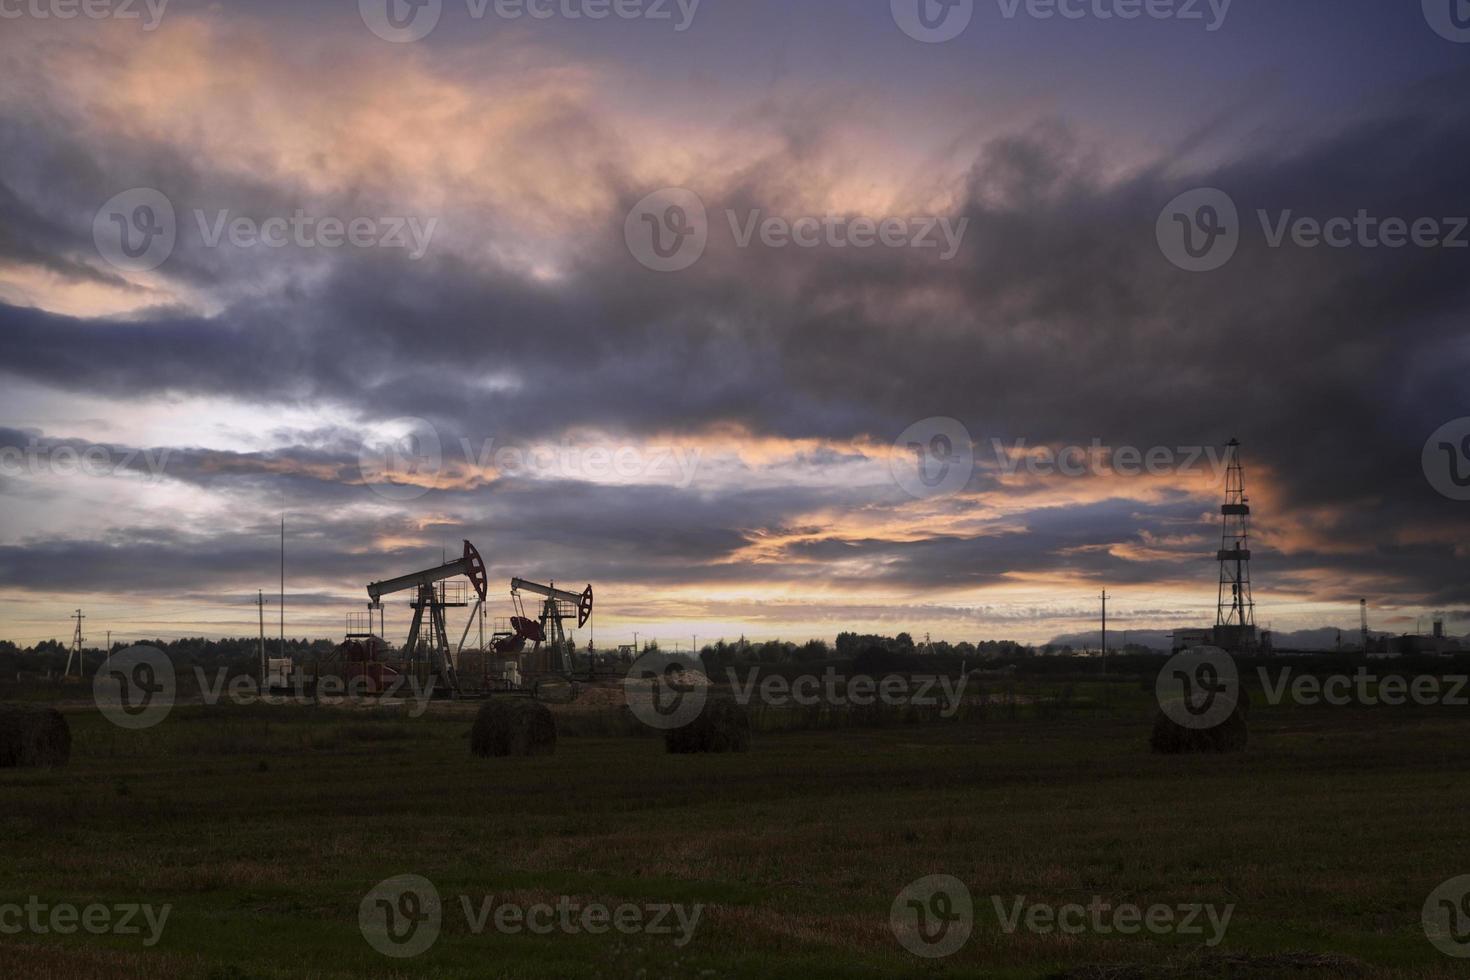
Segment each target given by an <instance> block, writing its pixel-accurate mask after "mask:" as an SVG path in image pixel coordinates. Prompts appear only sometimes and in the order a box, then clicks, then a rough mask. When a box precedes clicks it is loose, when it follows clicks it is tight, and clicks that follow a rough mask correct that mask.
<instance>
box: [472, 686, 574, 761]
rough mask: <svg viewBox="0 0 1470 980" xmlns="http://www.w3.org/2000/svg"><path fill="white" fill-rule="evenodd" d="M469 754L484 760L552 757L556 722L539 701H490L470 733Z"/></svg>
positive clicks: (476, 719) (549, 711) (486, 703)
mask: <svg viewBox="0 0 1470 980" xmlns="http://www.w3.org/2000/svg"><path fill="white" fill-rule="evenodd" d="M470 751H472V752H474V753H475V755H478V756H480V757H482V758H489V757H496V758H499V757H503V756H508V755H551V754H552V753H553V752H555V751H556V719H555V718H554V717H553V716H552V714H551V709H550V708H548V707H547V706H546V705H544V704H541V703H539V702H537V701H529V700H510V699H503V698H496V699H494V700H491V701H487V702H485V705H484V707H482V708H481V709H480V713H479V714H478V715H476V716H475V727H474V728H472V729H471V730H470Z"/></svg>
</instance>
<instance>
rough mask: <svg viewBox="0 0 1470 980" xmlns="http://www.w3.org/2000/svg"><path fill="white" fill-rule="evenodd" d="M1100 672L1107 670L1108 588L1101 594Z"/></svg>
mask: <svg viewBox="0 0 1470 980" xmlns="http://www.w3.org/2000/svg"><path fill="white" fill-rule="evenodd" d="M1102 672H1103V673H1104V674H1106V673H1107V672H1108V590H1107V589H1103V594H1102Z"/></svg>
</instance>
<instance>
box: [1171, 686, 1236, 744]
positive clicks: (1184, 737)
mask: <svg viewBox="0 0 1470 980" xmlns="http://www.w3.org/2000/svg"><path fill="white" fill-rule="evenodd" d="M1249 710H1250V701H1249V699H1248V698H1247V697H1246V695H1245V692H1244V691H1241V692H1240V693H1239V695H1238V698H1237V700H1236V703H1235V709H1234V710H1233V711H1231V712H1230V716H1229V717H1228V718H1226V719H1225V720H1224V721H1222V722H1221V723H1220V724H1218V725H1215V726H1214V727H1213V728H1186V727H1185V726H1183V725H1181V724H1179V723H1178V722H1176V721H1175V720H1174V719H1172V718H1170V717H1169V716H1168V715H1166V714H1164V713H1163V712H1162V711H1160V712H1159V713H1158V714H1156V715H1155V716H1154V730H1153V734H1152V735H1151V736H1150V737H1149V740H1148V744H1149V747H1150V748H1151V749H1153V750H1154V752H1156V753H1158V754H1160V755H1194V754H1200V753H1216V752H1244V751H1245V747H1246V742H1247V741H1248V737H1249V733H1248V731H1247V730H1246V723H1245V719H1246V715H1247V714H1248V713H1249Z"/></svg>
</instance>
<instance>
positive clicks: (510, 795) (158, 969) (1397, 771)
mask: <svg viewBox="0 0 1470 980" xmlns="http://www.w3.org/2000/svg"><path fill="white" fill-rule="evenodd" d="M1056 687H1057V685H1056V684H1055V683H1052V685H1051V687H1050V688H1048V687H1046V685H1045V684H1039V685H1038V687H1037V689H1035V690H1033V691H1031V692H1030V694H1031V695H1032V696H1038V697H1040V698H1042V699H1043V700H1042V701H1040V702H1038V703H1023V704H1021V705H1019V706H1015V705H1012V706H1010V707H1008V708H1004V709H1002V708H998V707H995V706H992V707H991V708H990V709H988V710H972V711H967V712H966V713H965V715H964V717H963V718H962V719H961V720H954V721H948V722H930V723H925V724H896V725H891V726H887V727H880V728H845V729H839V730H820V729H812V730H791V731H778V730H770V729H776V728H780V727H782V726H781V725H779V724H776V723H773V722H772V720H771V719H770V718H762V719H759V720H758V725H757V728H758V729H767V730H758V731H757V733H756V737H755V740H754V744H753V748H752V751H751V752H750V753H749V754H748V755H733V756H670V755H667V754H665V752H664V751H663V745H662V742H661V741H660V740H659V739H657V738H654V737H646V736H645V737H630V736H617V735H608V734H599V733H601V732H603V731H609V730H615V729H616V727H617V726H616V725H612V724H604V723H603V722H605V719H601V720H599V719H598V718H596V717H595V716H594V713H589V712H586V711H583V712H581V713H577V712H573V711H569V710H565V709H564V710H563V711H562V718H563V737H562V739H561V741H560V744H559V746H558V749H557V752H556V754H555V756H553V757H550V758H536V759H498V760H485V759H477V758H473V757H472V756H471V755H470V753H469V750H468V742H467V740H466V733H467V731H468V728H469V725H470V717H471V716H470V715H468V714H466V713H465V711H464V710H463V709H462V707H460V706H454V705H436V706H435V708H434V709H433V710H431V711H430V712H428V713H427V714H425V715H424V716H423V717H420V718H411V717H408V716H407V715H406V714H401V713H395V712H391V711H377V712H365V711H355V712H353V711H347V710H344V709H340V708H329V707H310V706H294V707H270V706H264V705H260V706H253V707H245V706H226V705H221V706H215V707H205V706H193V707H179V708H176V709H175V710H174V712H173V714H172V715H171V716H170V717H169V718H168V719H167V720H166V721H165V722H164V723H163V724H161V725H159V726H158V727H156V728H152V729H148V730H145V731H125V730H122V729H119V728H116V727H114V726H113V725H111V724H110V723H109V722H108V721H107V720H105V719H104V718H103V717H101V715H99V714H98V713H97V712H96V711H95V710H90V709H88V708H86V707H85V706H83V705H77V706H75V707H74V708H73V709H72V710H70V711H69V712H68V719H69V721H70V723H71V726H72V731H73V736H74V745H73V755H72V761H71V764H70V765H69V766H68V767H66V768H64V769H60V770H32V771H13V770H12V771H3V772H0V829H3V833H4V840H5V846H4V848H3V852H0V902H14V903H23V902H25V901H27V899H28V898H29V897H30V896H36V897H37V898H38V899H39V900H40V901H41V902H44V903H49V904H55V903H71V904H74V905H78V906H84V905H87V904H89V903H104V904H109V905H111V904H115V903H122V902H138V903H150V904H152V905H154V906H162V905H163V904H165V903H167V904H169V905H171V906H172V909H171V912H170V916H169V918H168V920H167V925H166V928H165V929H164V931H163V934H162V938H161V940H160V941H159V942H158V943H157V945H156V946H154V947H152V948H145V947H144V946H143V945H142V941H141V939H140V937H137V936H116V935H103V936H93V935H80V934H78V935H71V936H56V935H52V934H47V935H36V934H33V933H24V934H21V935H4V936H0V976H5V977H58V978H62V977H65V978H72V977H120V976H121V977H133V976H138V977H149V978H156V980H164V978H173V977H210V978H222V980H225V978H228V980H243V978H255V977H259V978H266V977H320V978H329V977H357V976H385V977H386V976H425V977H446V978H448V977H490V976H493V977H502V976H504V977H609V978H614V977H650V978H651V977H740V976H778V977H779V976H790V977H811V976H830V977H894V976H897V977H905V976H913V977H920V976H922V977H932V976H946V977H967V976H976V977H978V976H986V977H1043V976H1048V975H1053V974H1056V973H1058V972H1061V971H1064V970H1079V969H1081V968H1084V967H1112V968H1122V967H1128V966H1132V967H1136V968H1137V969H1133V970H1124V969H1118V970H1114V971H1106V970H1096V971H1094V972H1093V973H1091V974H1078V975H1093V976H1098V977H1104V976H1120V977H1131V976H1150V977H1151V976H1176V975H1177V976H1252V977H1255V976H1259V977H1266V976H1277V975H1282V976H1287V975H1290V976H1338V975H1347V974H1349V973H1352V972H1353V969H1352V964H1353V963H1354V962H1356V963H1357V964H1360V966H1361V969H1360V970H1358V971H1357V973H1356V974H1355V975H1363V976H1369V977H1404V978H1407V977H1450V976H1462V975H1464V971H1463V969H1462V964H1461V963H1460V962H1458V961H1456V960H1453V959H1450V958H1448V957H1446V956H1445V955H1444V954H1442V953H1440V952H1438V951H1437V950H1436V949H1435V948H1434V947H1433V946H1432V945H1431V944H1430V943H1429V942H1428V941H1427V940H1426V938H1425V935H1424V931H1423V929H1422V927H1421V924H1420V912H1421V908H1422V906H1423V904H1424V901H1425V899H1426V897H1427V896H1428V895H1429V893H1430V892H1431V891H1432V890H1433V889H1434V888H1435V887H1436V886H1437V885H1439V884H1440V883H1441V882H1443V881H1445V880H1446V879H1448V878H1452V877H1455V876H1457V875H1460V874H1465V873H1470V850H1467V848H1466V846H1465V844H1466V836H1467V829H1470V824H1467V822H1466V817H1465V814H1466V813H1470V780H1467V779H1466V778H1465V753H1464V749H1463V745H1464V740H1465V737H1466V735H1467V734H1470V720H1467V719H1466V718H1465V717H1464V716H1463V712H1464V709H1458V710H1456V709H1450V708H1434V709H1430V708H1377V709H1348V708H1331V707H1320V708H1302V707H1295V708H1287V707H1275V708H1272V707H1258V708H1256V709H1254V710H1253V713H1252V719H1251V745H1250V748H1249V750H1248V751H1247V752H1246V753H1244V754H1242V755H1236V756H1224V757H1216V758H1208V759H1200V758H1168V757H1157V756H1153V755H1151V754H1150V753H1149V752H1148V749H1147V745H1146V741H1147V737H1148V729H1149V721H1150V715H1151V709H1152V704H1153V702H1152V697H1151V695H1150V694H1149V693H1148V692H1147V691H1145V690H1143V687H1142V685H1141V684H1140V683H1139V680H1138V679H1137V678H1134V679H1131V680H1121V679H1120V680H1118V681H1115V682H1113V683H1112V684H1109V685H1101V684H1078V685H1075V686H1072V687H1071V688H1070V690H1069V696H1068V697H1067V698H1066V699H1065V700H1064V701H1060V702H1058V701H1054V700H1049V699H1050V698H1051V697H1052V696H1053V695H1056V694H1057V693H1058V691H1057V690H1055V689H1054V688H1056ZM1258 703H1259V702H1258ZM579 733H583V734H579ZM401 874H416V875H422V876H424V877H425V878H427V879H429V880H430V881H432V882H433V883H434V885H435V887H436V888H437V890H438V892H439V893H440V895H441V897H442V899H443V902H444V925H443V932H442V935H441V936H440V937H439V939H438V941H437V943H435V944H434V945H433V947H432V948H431V949H430V950H429V951H427V952H425V953H424V954H423V955H421V956H418V957H417V958H414V959H411V960H396V959H390V958H387V957H384V956H382V955H381V954H379V953H378V952H376V951H374V950H373V949H372V948H371V947H370V946H369V944H368V943H367V941H366V940H365V939H364V937H363V935H362V933H361V932H360V930H359V927H358V909H359V903H360V902H361V901H362V900H363V897H364V895H365V894H366V893H367V892H368V891H369V890H370V889H371V888H373V886H374V885H376V884H377V883H378V882H380V881H382V880H383V879H386V878H389V877H391V876H395V875H401ZM931 874H949V875H953V876H955V877H957V878H959V879H961V880H962V881H964V882H965V883H966V884H967V885H968V887H969V889H970V891H971V892H972V894H973V896H974V904H975V925H974V934H973V936H972V937H971V938H970V940H969V942H968V943H967V944H966V945H965V947H964V948H963V949H961V950H960V951H959V952H957V953H955V954H954V955H952V956H949V957H947V958H944V959H940V960H928V959H921V958H918V957H915V956H913V955H911V954H909V953H908V952H906V951H904V950H903V949H902V948H901V947H900V946H899V944H898V942H897V941H896V940H895V937H894V934H893V932H892V931H891V929H890V926H889V911H890V907H891V906H892V904H893V902H894V899H895V897H896V896H897V895H898V894H899V892H900V890H901V889H902V888H904V886H905V885H907V884H908V883H909V882H911V881H913V880H915V879H917V878H920V877H923V876H925V875H931ZM491 895H493V896H495V897H496V898H497V900H501V901H511V902H515V903H520V904H522V905H528V904H533V903H536V902H540V901H547V902H552V903H554V902H556V901H557V900H558V899H559V898H560V897H561V896H572V897H574V898H576V899H578V900H579V901H580V902H587V901H599V902H602V903H605V904H607V905H609V906H616V905H618V904H620V903H629V902H631V903H684V904H686V905H693V904H696V903H697V904H702V905H703V906H704V909H703V912H702V916H701V918H700V920H699V923H698V927H697V929H696V930H695V932H694V935H693V939H692V941H690V942H688V943H687V945H684V946H683V947H682V948H681V947H676V946H675V944H674V941H673V939H672V938H671V937H668V936H653V935H641V934H640V935H631V936H630V935H621V934H618V933H616V932H612V933H609V934H604V935H597V936H593V935H587V934H585V933H579V934H575V935H572V934H566V933H562V932H557V933H554V934H551V935H532V934H528V933H525V932H522V933H520V934H515V935H510V934H504V933H501V932H497V931H496V930H494V929H493V928H492V929H490V930H488V931H485V932H484V933H482V934H475V933H473V932H472V931H471V930H470V928H469V927H468V925H467V924H466V921H465V919H464V917H463V915H461V914H460V911H459V898H460V896H466V897H468V898H469V899H470V901H471V902H472V903H473V904H474V905H478V904H479V902H480V901H481V900H482V899H483V898H485V897H487V896H491ZM991 896H1002V897H1003V901H1004V902H1005V903H1006V904H1007V905H1009V904H1010V903H1011V902H1013V901H1014V898H1015V896H1026V900H1027V902H1028V903H1031V902H1045V903H1052V904H1062V903H1068V902H1079V903H1082V904H1086V903H1087V902H1089V901H1090V900H1091V899H1092V898H1093V897H1094V896H1101V897H1102V898H1103V899H1105V900H1107V901H1110V902H1113V903H1121V902H1131V903H1135V904H1139V905H1149V904H1153V903H1165V904H1169V905H1178V904H1184V903H1215V904H1218V905H1225V904H1233V905H1234V906H1235V910H1234V914H1233V917H1232V919H1231V920H1230V925H1229V930H1228V934H1227V936H1226V938H1225V940H1224V942H1223V943H1221V944H1220V945H1219V946H1218V947H1217V948H1214V949H1210V948H1207V947H1206V946H1205V945H1204V943H1203V942H1202V941H1201V940H1200V939H1199V938H1198V937H1183V936H1153V935H1148V934H1142V935H1138V936H1120V935H1117V934H1113V935H1096V934H1082V935H1076V936H1062V935H1057V934H1054V933H1053V934H1049V935H1040V934H1034V933H1031V932H1028V931H1026V930H1025V929H1024V927H1023V928H1022V929H1020V930H1017V931H1016V932H1014V933H1013V934H1007V933H1006V932H1005V931H1004V930H1003V929H1002V928H1001V926H1000V924H999V922H998V921H997V915H996V912H995V909H994V907H993V903H992V899H991ZM1288 952H1301V953H1318V954H1321V953H1334V954H1340V955H1341V956H1343V957H1348V958H1351V959H1344V960H1341V961H1340V965H1338V966H1336V967H1327V968H1321V969H1316V970H1312V971H1308V972H1291V970H1289V969H1288V967H1287V966H1286V965H1285V964H1286V962H1287V961H1286V960H1283V959H1280V958H1276V959H1273V958H1272V957H1275V956H1278V954H1282V953H1288Z"/></svg>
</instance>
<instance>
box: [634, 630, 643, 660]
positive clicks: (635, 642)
mask: <svg viewBox="0 0 1470 980" xmlns="http://www.w3.org/2000/svg"><path fill="white" fill-rule="evenodd" d="M642 652H643V651H642V650H640V649H638V631H637V630H634V631H633V656H635V657H636V656H638V654H640V653H642Z"/></svg>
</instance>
